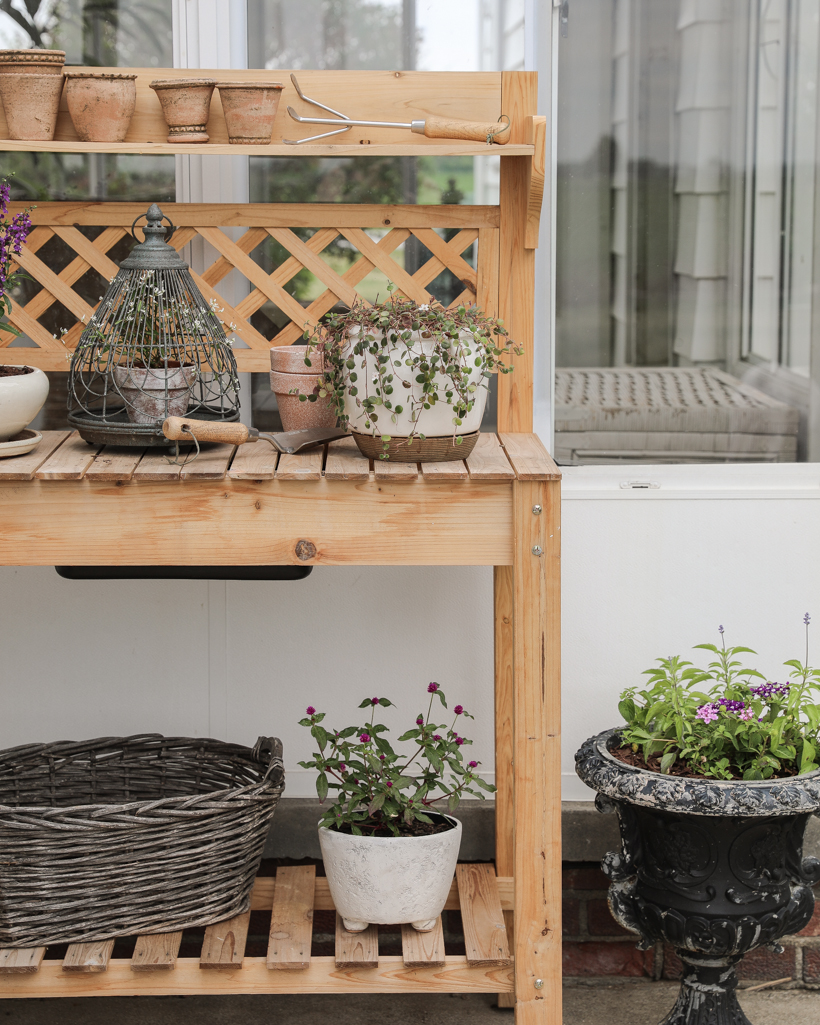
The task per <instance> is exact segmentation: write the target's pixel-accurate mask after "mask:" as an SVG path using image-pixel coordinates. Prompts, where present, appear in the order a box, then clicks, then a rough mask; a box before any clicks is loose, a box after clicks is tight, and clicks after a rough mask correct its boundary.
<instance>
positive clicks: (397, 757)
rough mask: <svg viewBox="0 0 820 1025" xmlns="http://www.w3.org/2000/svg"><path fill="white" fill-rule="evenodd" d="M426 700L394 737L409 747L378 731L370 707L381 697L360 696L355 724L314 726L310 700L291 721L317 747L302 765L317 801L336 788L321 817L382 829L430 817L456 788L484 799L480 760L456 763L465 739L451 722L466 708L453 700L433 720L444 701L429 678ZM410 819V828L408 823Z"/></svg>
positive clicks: (451, 806)
mask: <svg viewBox="0 0 820 1025" xmlns="http://www.w3.org/2000/svg"><path fill="white" fill-rule="evenodd" d="M427 693H428V694H429V695H430V700H429V703H428V706H427V713H426V714H424V713H423V712H420V713H419V714H418V716H416V722H415V725H414V726H413V728H412V729H409V730H407V732H406V733H403V734H402V735H401V736H400V737H399V738H398V742H399V743H404V742H408V743H410V742H411V743H412V745H413V747H412V749H411V750H410V751H409V752H403V753H402V752H398V753H397V752H396V751H394V750H393V747H392V746H391V745H390V743H389V742H388V740H387V738H386V736H385V734H386V733H388V732H389V730H388V728H387V727H386V726H384V725H383V724H382V723H377V722H376V721H375V716H376V708H377V707H380V708H389V707H391V706H392V704H393V703H392V702H391V701H389V700H388V699H387V698H365V699H364V700H363V701H362V702H361V704H360V705H359V708H361V709H364V708H369V709H370V718H369V721H367V720H366V721H365V722H364V723H363V724H361V725H358V726H348V727H346V728H345V729H343V730H328V729H326V727H324V726H322V721H323V720H324V718H325V713H324V712H317V711H316V709H315V708H313V706H312V705H310V706H308V708H307V715H306V717H305V718H304V719H300V720H299V725H300V726H304V727H306V728H307V729H309V730H310V734H311V736H312V737H313V739H314V740H315V741H316V744H317V746H318V749H319V750H318V751H316V752H315V753H314V755H313V758H312V759H311V760H310V761H307V762H299V764H300V765H301V766H302V768H303V769H316V770H318V776H317V777H316V793H317V794H318V795H319V799H320V800H321V801H324V800H325V799H326V798H327V796H328V792H329V791H336V794H337V796H336V801H335V803H334V804H332V805H331V806H330V807H328V808H327V809H326V810H325V811H324V813H323V815H322V819H321V825H323V826H326V827H327V828H328V829H337V830H340V831H342V832H350V833H354V834H355V835H356V836H377V835H382V836H384V835H390V836H400V835H401V834H402V833H403V832H404V833H409V832H413V831H417V829H418V827H417V826H416V823H423V824H425V825H431V824H433V823H434V820H433V819H431V818H430V814H429V813H430V812H431V811H436V805H437V804H439V802H445V803H446V806H447V810H448V811H450V812H452V811H455V809H456V808H457V807H458V804H459V801H460V800H461V798H462V796H463V795H464V794H472V795H473V796H474V797H479V798H481V799H482V800H483V799H484V794H483V793H482V791H489V792H490V793H492V792H494V791H495V787H494V786H492V784H490V783H486V782H485V781H484V780H483V779H481V777H480V776H479V775H478V774H477V770H478V766H479V765H480V762H476V761H470V762H467V764H466V765H465V764H464V759H463V756H462V748H464V747H466V746H467V745H469V744H472V741H471V740H467V739H466V738H465V737H462V736H461V735H460V734H459V732H458V730H457V729H456V726H457V725H458V722H459V720H460V719H462V718H466V719H472V718H473V716H471V715H470V714H469V712H467V711H465V709H464V708H463V707H462V706H461V705H456V706H455V708H454V709H453V721H452V723H450V725H449V726H448V725H446V724H444V725H441V724H438V723H436V722H434V721H433V718H432V713H433V706H434V703H435V702H436V700H438V701H440V702H441V705H442V706H443V707H444V708H445V709H446V708H447V702H446V700H445V697H444V692H443V691H442V690H441V688H440V687H439V685H438V684H437V683H431V684H430V685H429V686H428V688H427ZM414 827H415V829H414Z"/></svg>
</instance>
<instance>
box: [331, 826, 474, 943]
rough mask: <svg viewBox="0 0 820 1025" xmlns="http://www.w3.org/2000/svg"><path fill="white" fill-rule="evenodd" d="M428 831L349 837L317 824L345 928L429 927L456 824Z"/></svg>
mask: <svg viewBox="0 0 820 1025" xmlns="http://www.w3.org/2000/svg"><path fill="white" fill-rule="evenodd" d="M445 818H446V819H447V820H448V821H450V822H453V823H455V828H454V829H448V830H447V831H446V832H445V833H433V834H432V835H431V836H408V837H404V836H386V837H383V836H350V835H348V834H347V833H338V832H336V830H335V829H325V828H324V827H323V826H320V827H319V844H320V846H321V848H322V857H323V858H324V862H325V872H326V873H327V881H328V884H329V885H330V893H331V896H332V897H333V903H334V904H335V905H336V910H337V911H338V912H339V914H340V915H341V916H342V919H343V920H344V926H345V929H347V930H348V932H363V931H364V930H365V929H366V928H367V926H368V925H371V924H378V925H399V924H401V923H403V922H410V923H411V924H412V926H413V928H414V929H418V931H419V932H429V931H430V930H431V929H433V928H434V926H435V924H436V919H437V918H438V916H439V915H440V914H441V912H442V910H443V908H444V905H445V903H446V902H447V894H448V893H449V892H450V886H451V884H452V882H453V876H454V875H455V871H456V862H457V861H458V850H459V847H460V846H461V823H460V822H459V821H458V819H454V818H452V817H451V816H450V815H446V816H445Z"/></svg>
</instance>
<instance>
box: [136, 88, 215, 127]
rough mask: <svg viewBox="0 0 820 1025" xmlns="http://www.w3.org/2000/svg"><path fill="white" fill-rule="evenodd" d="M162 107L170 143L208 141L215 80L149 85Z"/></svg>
mask: <svg viewBox="0 0 820 1025" xmlns="http://www.w3.org/2000/svg"><path fill="white" fill-rule="evenodd" d="M150 86H151V88H152V89H153V90H154V92H155V93H156V94H157V98H158V99H159V102H160V103H161V104H162V113H163V115H164V117H165V123H166V124H167V125H168V142H207V141H208V133H207V132H206V131H205V128H206V126H207V124H208V116H209V114H210V111H211V96H212V95H213V91H214V87H215V86H216V79H215V78H156V79H154V81H153V82H151V83H150Z"/></svg>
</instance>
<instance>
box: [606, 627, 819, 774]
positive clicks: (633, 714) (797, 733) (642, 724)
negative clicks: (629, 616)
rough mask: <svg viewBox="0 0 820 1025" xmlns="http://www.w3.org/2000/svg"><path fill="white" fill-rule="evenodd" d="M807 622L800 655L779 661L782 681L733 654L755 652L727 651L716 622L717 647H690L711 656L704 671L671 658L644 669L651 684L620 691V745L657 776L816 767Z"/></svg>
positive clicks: (815, 678)
mask: <svg viewBox="0 0 820 1025" xmlns="http://www.w3.org/2000/svg"><path fill="white" fill-rule="evenodd" d="M810 621H811V618H810V616H809V614H808V613H806V615H805V616H804V617H803V623H804V625H805V628H806V654H805V660H804V661H803V662H801V661H800V660H799V659H790V660H789V661H787V662H785V663H784V665H785V666H787V667H788V668H789V669H790V670H791V672H790V673H789V679H788V680H787V681H785V682H782V683H778V682H775V681H770V680H767V679H766V677H765V676H764V675H763V674H762V673H760V672H759V671H758V670H757V669H752V668H748V667H746V666H744V665H743V662H742V661H741V659H740V658H739V656H742V655H754V654H756V652H755V651H754V650H753V649H752V648H747V647H743V646H734V647H729V648H727V647H726V642H725V638H724V630H723V627H722V626H721V627H719V632H720V640H721V643H720V647H718V646H717V645H715V644H697V645H695V647H696V648H701V649H705V650H706V651H710V652H712V654H713V655H714V659H713V661H711V662H709V664H708V665H707V666H706V668H705V669H699V668H697V667H696V666H695V665H694V664H693V663H691V662H687V661H685V660H684V659H681V658H679V657H677V656H670V657H669V658H660V659H658V660H657V661H658V665H657V667H654V668H652V669H647V670H646V673H645V675H647V676H648V677H649V686H647V687H646V688H645V689H643V690H638V689H637V688H636V687H630V688H628V689H627V690H625V691H624V692H623V694H622V695H621V700H620V703H619V705H618V710H619V711H620V713H621V715H622V716H623V717H624V719H625V720H626V723H627V725H626V728H625V729H623V730H621V738H622V742H623V744H624V745H625V746H629V747H631V748H632V751H633V752H635V753H637V752H639V751H640V752H641V754H642V755H643V758H644V761H645V762H646V763H647V765H649V766H650V767H654V764H655V763H659V767H660V771H661V772H663V773H670V772H672V771H676V772H680V771H681V769H685V770H688V771H690V772H691V773H694V774H696V775H699V776H705V777H707V778H708V777H711V778H714V779H746V780H755V779H770V778H772V777H773V776H789V775H797V774H803V773H806V772H811V771H813V770H814V769H817V768H818V767H820V765H818V760H819V759H818V752H819V751H820V735H819V734H820V704H818V696H820V669H814V668H812V667H811V666H810V665H809V644H808V630H809V623H810ZM744 661H745V660H744ZM758 681H760V682H758ZM676 766H677V769H676V768H675V767H676Z"/></svg>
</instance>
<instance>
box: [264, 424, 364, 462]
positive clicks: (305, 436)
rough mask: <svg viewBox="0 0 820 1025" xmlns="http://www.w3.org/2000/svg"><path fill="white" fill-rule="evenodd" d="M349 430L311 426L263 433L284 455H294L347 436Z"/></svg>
mask: <svg viewBox="0 0 820 1025" xmlns="http://www.w3.org/2000/svg"><path fill="white" fill-rule="evenodd" d="M347 436H348V435H347V431H342V430H340V429H339V428H338V427H311V428H310V429H309V430H307V431H288V432H287V433H285V434H261V435H260V437H262V438H266V439H267V440H268V441H269V442H270V443H271V444H272V445H273V447H274V448H276V449H278V450H279V451H280V452H281V453H282V454H283V455H288V456H292V455H294V454H295V453H296V452H302V451H303V450H304V449H306V448H312V447H313V446H314V445H324V443H325V442H327V441H335V440H336V439H337V438H345V437H347Z"/></svg>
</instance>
